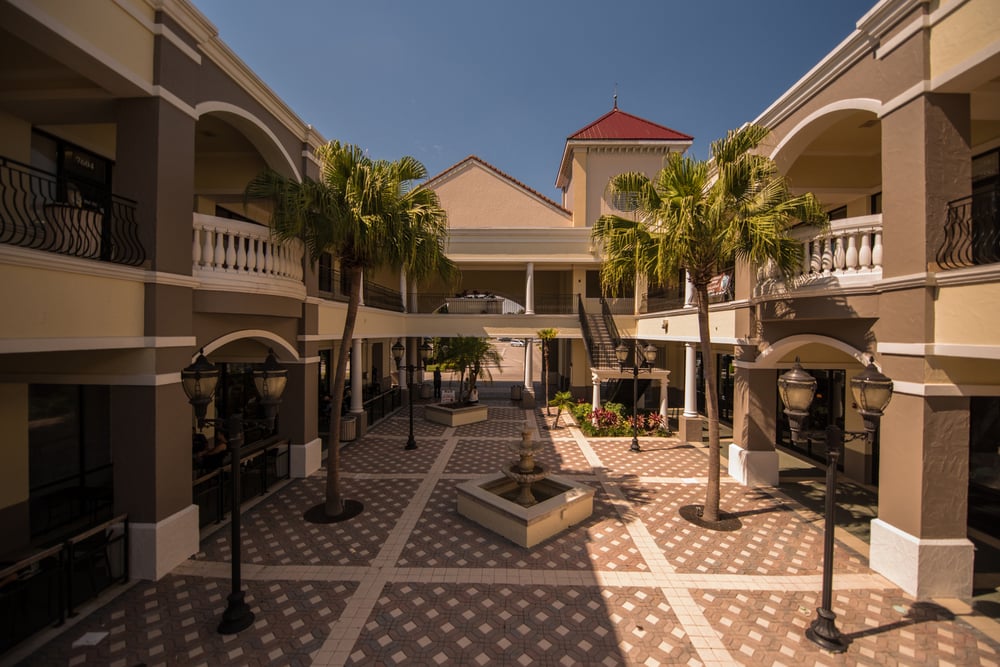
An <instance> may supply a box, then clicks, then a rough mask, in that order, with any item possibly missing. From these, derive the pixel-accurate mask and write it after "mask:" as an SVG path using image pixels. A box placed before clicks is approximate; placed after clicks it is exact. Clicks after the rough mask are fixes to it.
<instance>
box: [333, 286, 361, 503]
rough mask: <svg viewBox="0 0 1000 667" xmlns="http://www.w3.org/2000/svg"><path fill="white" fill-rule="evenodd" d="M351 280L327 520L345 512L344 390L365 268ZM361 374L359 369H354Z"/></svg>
mask: <svg viewBox="0 0 1000 667" xmlns="http://www.w3.org/2000/svg"><path fill="white" fill-rule="evenodd" d="M346 271H347V275H348V277H349V278H350V284H351V295H350V298H349V299H348V301H347V317H346V318H345V319H344V333H343V335H342V336H341V338H340V341H341V344H340V351H339V353H338V354H337V370H336V372H335V373H334V375H333V407H332V408H331V411H332V412H333V414H332V415H331V417H330V448H329V451H328V453H327V459H326V502H325V507H324V510H325V512H326V515H327V516H330V517H334V516H339V515H340V514H342V513H343V512H344V499H343V496H342V495H341V492H340V423H341V415H342V414H343V411H344V407H343V406H344V386H345V385H346V384H347V363H348V359H349V358H350V353H351V346H352V343H353V342H354V325H355V323H357V321H358V308H359V307H360V305H361V276H362V267H361V266H352V267H348V268H346ZM354 372H357V369H354Z"/></svg>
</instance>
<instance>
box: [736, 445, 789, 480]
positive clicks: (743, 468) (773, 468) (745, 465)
mask: <svg viewBox="0 0 1000 667" xmlns="http://www.w3.org/2000/svg"><path fill="white" fill-rule="evenodd" d="M729 476H730V477H732V478H733V479H735V480H736V481H737V482H739V483H740V484H743V485H744V486H777V485H778V452H776V451H774V450H773V449H772V450H750V449H744V448H743V447H741V446H740V445H738V444H736V443H735V442H733V443H730V444H729Z"/></svg>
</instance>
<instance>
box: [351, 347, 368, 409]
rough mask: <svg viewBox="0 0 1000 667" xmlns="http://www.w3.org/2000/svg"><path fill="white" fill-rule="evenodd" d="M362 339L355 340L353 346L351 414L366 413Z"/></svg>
mask: <svg viewBox="0 0 1000 667" xmlns="http://www.w3.org/2000/svg"><path fill="white" fill-rule="evenodd" d="M361 363H362V362H361V339H360V338H355V339H354V341H353V342H352V344H351V412H364V410H365V408H364V405H365V402H364V397H363V396H362V395H361V394H362V392H363V391H364V389H363V387H364V384H363V379H364V378H362V377H361V376H362V372H361Z"/></svg>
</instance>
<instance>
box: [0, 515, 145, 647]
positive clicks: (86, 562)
mask: <svg viewBox="0 0 1000 667" xmlns="http://www.w3.org/2000/svg"><path fill="white" fill-rule="evenodd" d="M126 581H128V516H127V515H125V514H122V515H120V516H116V517H114V518H113V519H110V520H108V521H105V522H103V523H100V524H98V525H96V526H93V527H91V528H88V529H87V530H85V531H84V532H82V533H78V534H76V535H73V536H72V537H70V538H69V539H67V540H66V541H64V542H61V543H59V544H55V545H52V546H50V547H47V548H44V549H41V550H39V551H36V552H35V553H32V554H30V555H27V556H25V557H23V558H19V559H18V560H16V561H8V562H4V563H0V652H3V651H6V650H7V649H9V648H11V647H12V646H15V645H17V644H19V643H20V642H22V641H24V640H25V639H27V638H28V637H30V636H31V635H33V634H35V633H36V632H38V631H40V630H42V629H44V628H46V627H51V626H57V625H62V624H63V622H64V621H65V620H66V618H67V617H71V616H74V615H75V612H74V610H75V609H76V607H79V606H80V605H81V604H83V603H85V602H87V601H89V600H93V599H94V598H96V597H97V596H98V595H100V594H101V593H102V592H104V591H105V590H107V589H108V588H110V587H111V586H112V585H113V584H116V583H125V582H126Z"/></svg>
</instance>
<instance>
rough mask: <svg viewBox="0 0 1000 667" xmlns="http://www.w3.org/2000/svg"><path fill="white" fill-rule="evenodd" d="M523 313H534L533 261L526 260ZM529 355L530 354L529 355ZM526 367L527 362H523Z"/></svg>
mask: <svg viewBox="0 0 1000 667" xmlns="http://www.w3.org/2000/svg"><path fill="white" fill-rule="evenodd" d="M524 314H525V315H534V314H535V263H534V262H528V264H527V266H526V267H525V271H524ZM529 356H530V355H529ZM525 368H526V369H527V364H525Z"/></svg>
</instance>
